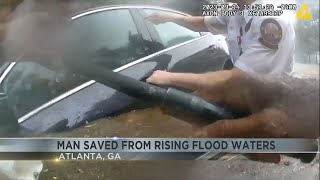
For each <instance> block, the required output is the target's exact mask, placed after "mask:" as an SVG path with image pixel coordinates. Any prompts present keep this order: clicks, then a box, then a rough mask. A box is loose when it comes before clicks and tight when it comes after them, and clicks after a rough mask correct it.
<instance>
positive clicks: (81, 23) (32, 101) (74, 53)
mask: <svg viewBox="0 0 320 180" xmlns="http://www.w3.org/2000/svg"><path fill="white" fill-rule="evenodd" d="M153 13H173V14H177V15H181V16H187V15H186V14H184V13H181V12H177V11H174V10H170V9H164V8H159V7H152V6H110V7H109V6H108V7H100V8H95V9H91V10H88V11H84V12H82V13H80V14H78V15H75V16H73V17H72V18H71V22H70V29H69V30H70V32H72V33H71V34H69V35H70V37H72V46H69V47H72V48H71V49H72V50H69V49H70V48H69V47H68V48H65V49H68V51H69V52H68V53H69V54H71V56H68V57H71V58H72V59H73V60H80V59H81V60H84V61H88V62H89V63H92V64H95V65H98V66H101V67H104V68H106V69H108V70H113V71H114V72H117V73H120V74H123V75H126V76H129V77H131V78H133V79H136V80H142V81H143V80H145V79H146V78H147V77H148V76H149V75H151V73H152V72H153V71H155V70H169V71H173V72H195V73H197V72H207V71H217V70H221V69H223V68H224V65H225V63H226V62H227V61H228V60H229V56H228V52H227V48H226V43H225V39H224V36H221V35H211V34H204V33H201V32H194V31H191V30H189V29H187V28H185V27H183V26H180V25H177V24H174V23H165V24H160V25H155V24H152V23H151V22H149V21H147V20H146V19H145V17H147V16H149V15H151V14H153ZM115 18H116V19H118V20H119V21H112V20H113V19H115ZM108 22H109V23H108ZM120 22H121V23H120ZM107 24H112V26H108V25H107ZM92 27H95V28H92ZM111 27H112V28H111ZM75 32H76V33H75ZM44 35H45V33H44ZM68 45H69V44H68ZM62 49H63V48H62ZM84 57H85V58H86V59H84ZM37 58H39V57H37ZM39 59H40V60H37V59H36V58H33V57H30V56H29V57H28V58H25V57H20V59H19V61H20V62H13V63H11V64H9V65H8V67H7V68H6V70H5V72H6V73H3V74H2V75H1V78H2V82H1V93H2V94H6V102H7V105H8V106H9V108H10V109H11V110H12V112H13V115H14V118H15V119H17V120H18V123H19V126H20V127H23V128H25V129H28V130H30V131H35V132H61V131H65V130H68V129H72V128H76V127H79V126H81V125H83V124H86V123H88V122H90V121H93V120H95V119H99V118H103V117H108V116H111V115H114V114H116V113H117V112H120V111H121V110H123V109H124V108H127V107H128V106H130V105H131V104H132V103H134V102H136V99H134V98H132V97H129V96H127V95H125V94H123V93H121V92H118V91H116V90H114V89H112V88H109V87H107V86H104V85H102V84H100V83H97V82H95V81H93V80H90V79H86V78H84V77H83V76H81V75H79V74H74V73H70V72H69V71H68V67H66V66H64V67H63V68H61V69H58V70H57V69H51V68H48V67H47V64H42V63H43V62H44V61H49V60H42V59H41V58H39ZM53 61H54V60H53ZM54 62H55V61H54Z"/></svg>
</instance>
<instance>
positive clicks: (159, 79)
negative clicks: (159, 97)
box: [146, 70, 171, 86]
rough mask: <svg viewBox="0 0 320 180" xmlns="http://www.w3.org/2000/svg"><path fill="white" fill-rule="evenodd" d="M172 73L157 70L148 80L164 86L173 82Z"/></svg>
mask: <svg viewBox="0 0 320 180" xmlns="http://www.w3.org/2000/svg"><path fill="white" fill-rule="evenodd" d="M170 74H171V73H169V72H167V71H161V70H157V71H154V72H153V73H152V75H151V76H150V77H149V78H148V79H147V80H146V81H147V82H148V83H151V84H158V85H162V86H166V85H169V84H171V82H170Z"/></svg>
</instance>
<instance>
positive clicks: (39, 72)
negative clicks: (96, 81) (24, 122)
mask: <svg viewBox="0 0 320 180" xmlns="http://www.w3.org/2000/svg"><path fill="white" fill-rule="evenodd" d="M86 81H87V79H85V78H83V77H80V76H77V75H73V74H68V75H67V74H62V73H57V72H55V71H52V70H50V69H48V68H46V67H44V66H42V65H39V64H37V63H34V62H19V63H17V64H16V65H15V66H14V68H13V69H11V71H10V73H9V74H8V75H7V77H6V78H5V80H4V81H3V82H2V84H1V85H0V87H1V89H2V91H3V93H4V94H6V97H7V102H8V104H9V107H10V108H11V109H12V111H13V113H14V115H15V117H17V118H20V117H22V116H23V115H25V114H26V113H28V112H30V111H32V110H34V109H36V108H37V107H39V106H41V105H43V104H44V103H46V102H48V101H50V100H52V99H54V98H55V97H57V96H59V95H61V94H63V93H65V92H66V91H68V90H70V89H73V88H75V87H77V86H79V85H80V84H82V83H84V82H86Z"/></svg>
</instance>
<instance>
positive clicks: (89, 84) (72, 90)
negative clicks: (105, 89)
mask: <svg viewBox="0 0 320 180" xmlns="http://www.w3.org/2000/svg"><path fill="white" fill-rule="evenodd" d="M132 8H136V9H139V8H140V9H156V10H163V11H170V12H174V13H178V14H182V15H186V16H189V15H188V14H185V13H182V12H179V11H175V10H171V9H167V8H161V7H154V6H138V5H136V6H135V5H133V6H120V7H119V6H114V7H103V8H99V9H94V10H90V11H87V12H84V13H81V14H78V15H76V16H73V17H72V18H71V20H75V19H78V18H81V17H83V16H86V15H90V14H94V13H98V12H102V11H108V10H115V9H132ZM209 35H210V34H206V35H204V36H200V37H198V38H195V39H191V40H189V41H185V42H183V43H180V44H177V45H174V46H171V47H169V48H165V49H163V50H160V51H158V52H155V53H153V54H150V55H148V56H145V57H143V58H140V59H137V60H135V61H133V62H131V63H128V64H126V65H123V66H121V67H119V68H117V69H115V70H113V71H114V72H120V71H122V70H125V69H127V68H129V67H131V66H134V65H136V64H138V63H141V62H143V61H146V60H148V59H150V58H153V57H155V56H158V55H160V54H162V53H164V52H167V51H170V50H172V49H175V48H178V47H180V46H184V45H186V44H188V43H191V42H193V41H196V40H199V39H202V38H205V37H207V36H209ZM11 69H12V68H11ZM11 69H10V70H11ZM10 70H9V71H10ZM9 71H8V73H9ZM0 82H1V81H0ZM95 83H96V81H94V80H90V81H88V82H86V83H84V84H81V85H79V86H77V87H76V88H74V89H71V90H69V91H67V92H65V93H63V94H61V95H60V96H57V97H56V98H54V99H52V100H50V101H48V102H47V103H45V104H43V105H41V106H40V107H38V108H36V109H34V110H33V111H31V112H29V113H27V114H26V115H24V116H22V117H20V118H19V119H18V123H19V124H21V123H23V122H24V121H26V120H27V119H29V118H30V117H32V116H34V115H36V114H37V113H39V112H40V111H42V110H44V109H46V108H48V107H50V106H51V105H53V104H55V103H57V102H59V101H61V100H63V99H65V98H67V97H69V96H71V95H72V94H75V93H77V92H79V91H81V90H83V89H85V88H87V87H89V86H91V85H93V84H95ZM0 84H1V83H0Z"/></svg>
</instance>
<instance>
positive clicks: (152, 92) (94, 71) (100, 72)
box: [70, 62, 235, 119]
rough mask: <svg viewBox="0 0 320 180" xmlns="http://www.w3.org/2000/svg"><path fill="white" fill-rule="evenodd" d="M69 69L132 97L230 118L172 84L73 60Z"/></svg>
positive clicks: (202, 114) (214, 106) (208, 115)
mask: <svg viewBox="0 0 320 180" xmlns="http://www.w3.org/2000/svg"><path fill="white" fill-rule="evenodd" d="M70 67H72V70H73V71H74V72H77V73H78V74H82V75H84V76H86V77H88V78H90V79H93V80H95V81H97V82H99V83H101V84H104V85H106V86H108V87H111V88H113V89H116V90H118V91H120V92H122V93H125V94H127V95H130V96H132V97H135V98H138V99H143V100H146V101H153V102H156V103H160V104H165V105H175V106H178V107H183V108H184V109H185V110H187V111H191V112H193V113H196V114H198V115H200V116H202V117H205V118H208V119H233V118H235V116H234V115H232V114H231V113H230V112H228V111H226V110H225V109H224V108H221V107H219V106H217V105H215V104H213V103H209V102H207V101H206V100H204V99H202V98H200V97H198V96H195V95H192V94H188V93H185V92H183V91H180V90H176V89H173V88H168V89H165V88H161V87H158V86H155V85H151V84H148V83H145V82H142V81H139V80H135V79H133V78H130V77H127V76H124V75H122V74H119V73H115V72H113V71H110V70H107V69H105V68H103V67H100V66H97V65H93V64H90V63H83V62H77V63H74V64H72V66H70Z"/></svg>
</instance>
